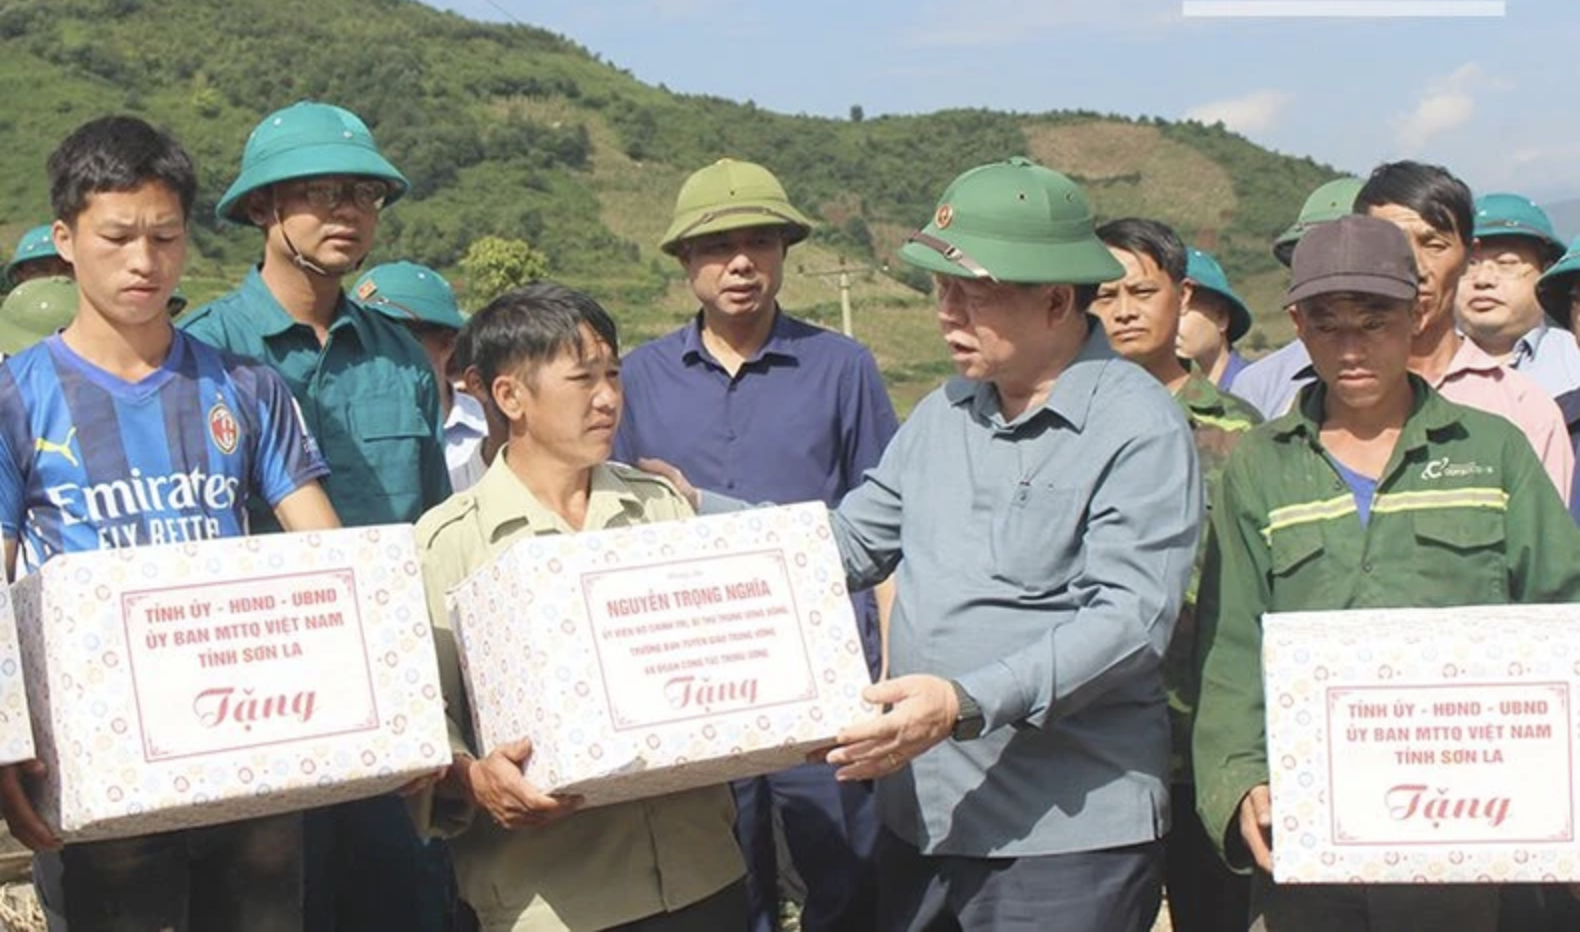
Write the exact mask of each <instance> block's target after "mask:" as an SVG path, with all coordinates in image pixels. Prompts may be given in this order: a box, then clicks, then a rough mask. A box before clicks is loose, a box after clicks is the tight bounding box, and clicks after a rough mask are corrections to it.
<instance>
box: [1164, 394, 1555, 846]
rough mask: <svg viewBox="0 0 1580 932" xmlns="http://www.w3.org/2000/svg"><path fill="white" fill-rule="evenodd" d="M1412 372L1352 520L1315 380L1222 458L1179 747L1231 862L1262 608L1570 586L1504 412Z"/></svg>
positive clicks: (1261, 742) (1529, 459)
mask: <svg viewBox="0 0 1580 932" xmlns="http://www.w3.org/2000/svg"><path fill="white" fill-rule="evenodd" d="M1410 381H1411V384H1412V386H1414V390H1415V404H1414V408H1413V410H1412V412H1411V414H1410V415H1409V417H1408V419H1407V420H1406V421H1405V424H1404V427H1403V429H1402V430H1401V431H1400V433H1399V439H1398V441H1397V443H1396V444H1395V447H1394V452H1393V454H1392V456H1391V458H1390V459H1389V462H1388V465H1387V466H1386V467H1385V468H1384V469H1383V471H1382V475H1381V476H1380V477H1379V481H1378V486H1377V495H1376V497H1375V498H1374V499H1373V501H1372V513H1371V520H1370V521H1369V522H1368V523H1367V524H1366V525H1365V526H1362V524H1361V522H1360V520H1359V517H1358V516H1357V513H1356V506H1355V497H1354V495H1353V494H1352V493H1351V492H1350V490H1349V489H1348V488H1347V487H1346V486H1345V485H1344V483H1343V481H1342V480H1341V479H1340V478H1339V475H1338V472H1337V471H1336V470H1335V469H1334V468H1333V465H1332V463H1331V462H1330V461H1329V460H1328V458H1327V456H1326V455H1325V453H1324V451H1323V448H1322V444H1321V434H1320V431H1321V422H1322V417H1323V412H1324V410H1325V408H1324V404H1325V389H1324V388H1323V387H1322V386H1321V385H1316V386H1313V387H1312V388H1310V389H1307V390H1305V391H1304V392H1302V393H1301V396H1300V403H1299V408H1298V409H1297V410H1295V411H1292V412H1291V413H1290V414H1288V415H1286V416H1284V417H1282V418H1279V419H1277V420H1275V421H1272V422H1270V423H1268V424H1264V425H1263V426H1261V427H1259V428H1257V429H1256V430H1254V431H1252V432H1251V433H1250V434H1249V435H1248V436H1247V437H1246V438H1245V439H1244V440H1243V441H1241V443H1240V445H1239V447H1238V448H1237V449H1236V450H1235V452H1234V455H1233V456H1231V457H1230V459H1229V465H1228V468H1227V469H1225V470H1224V474H1223V480H1222V482H1221V483H1220V484H1219V487H1218V492H1217V501H1216V502H1215V503H1214V505H1213V509H1212V531H1211V536H1210V537H1209V540H1208V544H1207V564H1206V569H1205V571H1204V573H1203V576H1202V588H1201V599H1200V603H1199V604H1200V618H1201V640H1202V645H1203V651H1202V653H1203V660H1202V673H1201V677H1202V679H1201V682H1202V690H1201V697H1200V702H1199V704H1198V707H1197V717H1196V727H1195V733H1194V741H1193V750H1194V756H1195V765H1196V783H1197V794H1196V795H1197V804H1198V808H1199V809H1200V811H1201V815H1202V822H1203V824H1204V825H1206V826H1207V829H1208V833H1209V834H1210V835H1212V836H1213V839H1214V841H1215V843H1217V844H1218V845H1219V846H1220V847H1223V846H1225V845H1226V843H1227V850H1228V853H1229V855H1230V859H1231V863H1233V864H1235V865H1236V866H1239V867H1245V866H1248V863H1247V861H1246V859H1245V853H1244V851H1243V848H1242V847H1241V846H1240V839H1239V824H1238V816H1237V813H1238V809H1239V805H1240V800H1241V799H1242V798H1243V797H1244V796H1245V794H1246V793H1247V792H1248V791H1249V790H1250V789H1251V788H1252V787H1254V786H1257V785H1259V784H1263V783H1266V782H1268V770H1267V747H1266V737H1265V734H1264V728H1265V701H1264V697H1263V687H1262V672H1261V639H1262V636H1261V618H1262V614H1263V613H1264V612H1291V611H1309V610H1337V609H1351V608H1397V607H1403V606H1424V607H1439V606H1451V605H1478V604H1499V603H1510V602H1559V601H1573V600H1575V599H1577V598H1580V531H1577V530H1576V528H1575V526H1574V524H1573V522H1571V521H1570V520H1569V518H1568V516H1567V515H1566V514H1565V513H1564V511H1563V509H1562V508H1561V507H1560V506H1559V501H1558V496H1557V494H1556V493H1555V492H1554V490H1553V489H1552V488H1551V487H1550V486H1549V484H1548V483H1546V482H1542V481H1539V480H1538V478H1537V477H1539V476H1540V475H1541V474H1542V470H1541V464H1540V463H1538V462H1537V460H1536V457H1535V455H1534V454H1533V453H1532V452H1531V450H1530V447H1529V445H1527V444H1525V443H1521V442H1519V433H1518V431H1517V430H1516V429H1515V428H1514V427H1513V426H1512V425H1510V424H1509V422H1508V421H1507V420H1505V419H1503V418H1500V417H1493V416H1491V415H1489V414H1487V413H1485V412H1482V411H1475V410H1471V409H1469V408H1466V407H1462V406H1460V405H1457V404H1453V403H1451V402H1449V401H1447V400H1445V399H1444V398H1443V397H1442V396H1440V395H1439V394H1438V393H1436V392H1434V391H1432V390H1431V389H1430V388H1428V387H1427V385H1426V383H1425V382H1423V381H1422V380H1421V379H1420V378H1419V377H1416V376H1413V375H1412V376H1411V377H1410ZM1274 805H1275V807H1276V805H1277V800H1275V801H1274Z"/></svg>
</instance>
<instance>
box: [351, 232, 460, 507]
mask: <svg viewBox="0 0 1580 932" xmlns="http://www.w3.org/2000/svg"><path fill="white" fill-rule="evenodd" d="M351 293H352V295H354V296H355V297H354V300H355V301H356V302H357V303H358V304H360V305H362V306H363V307H365V308H369V309H370V310H375V311H378V312H379V313H380V314H383V315H384V316H385V317H388V318H389V319H391V320H393V321H395V322H397V323H399V324H400V325H401V326H402V327H405V328H406V330H407V332H408V333H410V334H411V335H412V337H413V338H414V339H416V341H417V342H418V343H419V344H421V345H422V350H423V352H425V353H427V354H428V363H429V364H430V365H431V366H432V367H433V377H434V379H435V380H436V382H437V383H438V386H439V408H440V412H441V413H442V414H443V415H444V461H445V465H446V466H448V467H449V469H450V485H451V487H452V488H453V489H454V490H455V491H457V492H461V491H464V490H466V489H469V488H471V487H472V486H474V485H476V484H477V481H478V480H479V479H481V478H483V473H484V472H485V471H486V470H487V468H488V464H487V463H486V462H485V461H484V459H483V441H484V440H485V439H486V438H487V436H488V417H487V414H486V413H485V412H484V410H483V404H482V402H480V401H478V400H477V399H476V398H473V397H472V396H471V395H468V394H467V393H466V392H459V391H456V390H455V385H454V383H453V380H452V375H451V370H452V359H453V358H454V356H455V351H456V340H457V338H458V337H459V336H460V333H461V327H462V326H463V325H464V324H465V323H466V321H465V319H464V318H462V317H461V308H460V306H459V305H457V304H456V302H455V291H454V290H453V289H452V288H451V287H450V283H449V282H447V281H445V278H444V276H443V275H440V274H439V273H438V272H437V271H435V270H433V269H430V268H428V267H427V266H425V265H418V264H417V263H415V262H386V263H384V264H383V265H381V266H378V267H376V268H372V269H369V270H367V271H366V272H363V273H362V277H361V278H359V279H357V283H356V285H355V286H354V287H353V288H352V289H351Z"/></svg>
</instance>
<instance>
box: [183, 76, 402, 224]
mask: <svg viewBox="0 0 1580 932" xmlns="http://www.w3.org/2000/svg"><path fill="white" fill-rule="evenodd" d="M317 175H358V176H361V177H365V178H379V179H382V180H384V181H387V182H389V185H390V193H389V195H388V196H387V197H386V198H385V199H384V203H385V204H393V203H395V202H396V201H398V200H400V198H401V196H402V195H404V194H405V193H406V191H407V189H408V188H410V187H411V185H410V183H409V182H407V180H406V176H405V175H402V174H401V173H400V172H399V171H398V170H396V168H395V166H394V165H391V164H390V163H389V161H388V160H387V159H385V158H384V155H383V154H382V153H381V152H379V147H378V143H376V142H374V141H373V134H372V133H371V132H369V131H368V127H367V124H366V123H363V122H362V119H361V118H360V117H358V116H357V115H356V114H354V113H352V112H351V111H350V110H347V109H345V108H344V107H337V106H335V105H334V104H326V103H319V102H318V101H313V100H302V101H298V102H296V103H294V104H291V105H290V106H289V107H285V108H283V109H280V110H276V111H274V112H273V113H271V114H269V115H268V116H266V117H264V118H263V122H261V123H259V124H258V125H257V126H256V127H255V128H254V129H253V131H252V135H250V136H248V137H247V146H246V148H244V149H243V150H242V154H241V174H240V175H238V176H237V178H236V180H235V181H234V182H233V183H232V184H231V186H230V188H229V190H227V191H226V192H225V196H224V197H222V198H220V200H219V204H217V205H215V207H214V214H215V216H217V217H219V219H221V220H231V221H234V222H236V223H250V222H251V221H249V220H248V219H247V212H246V210H245V209H243V207H242V203H243V200H244V199H245V198H246V196H247V195H248V194H250V193H251V192H253V191H256V190H258V189H260V188H266V187H268V186H269V185H271V184H277V183H279V182H281V181H291V180H294V179H297V178H311V177H314V176H317Z"/></svg>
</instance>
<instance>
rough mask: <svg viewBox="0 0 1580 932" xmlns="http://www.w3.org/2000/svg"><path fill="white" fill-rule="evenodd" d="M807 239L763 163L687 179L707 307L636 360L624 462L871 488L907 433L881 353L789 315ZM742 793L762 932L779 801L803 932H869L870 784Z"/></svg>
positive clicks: (670, 241)
mask: <svg viewBox="0 0 1580 932" xmlns="http://www.w3.org/2000/svg"><path fill="white" fill-rule="evenodd" d="M810 232H811V224H810V222H809V221H808V220H807V219H806V217H805V216H803V215H802V214H801V212H800V211H798V210H796V209H795V208H794V207H792V206H791V205H790V203H789V201H788V199H787V198H786V197H785V192H784V188H783V187H782V186H781V185H780V183H779V181H778V179H776V178H775V177H774V176H773V175H772V174H771V173H770V172H769V171H768V170H766V169H764V168H762V167H761V166H758V165H753V164H751V163H749V162H737V161H731V160H729V159H725V160H722V161H720V162H717V163H715V164H713V165H710V166H708V167H707V168H704V169H702V170H700V171H698V172H696V173H695V174H693V175H692V176H691V177H690V178H689V179H687V180H686V183H685V184H684V185H683V186H682V187H681V190H680V195H679V197H678V198H677V201H676V204H675V217H674V222H673V223H672V225H671V226H670V229H669V232H668V233H667V234H666V235H665V237H664V240H663V242H662V244H661V245H660V248H662V249H663V250H664V252H666V253H668V254H670V255H672V256H675V257H676V258H677V259H679V261H680V263H681V265H682V267H684V268H685V270H686V276H687V278H688V279H689V281H690V282H691V288H692V291H693V293H694V294H695V295H696V297H697V301H698V303H699V304H700V310H699V311H698V313H697V317H696V319H695V320H693V321H692V322H690V323H688V324H686V325H685V326H684V327H681V328H680V329H679V330H677V331H675V332H674V333H671V334H669V335H667V336H664V337H661V338H660V339H657V340H654V341H653V342H651V343H648V344H646V345H644V346H641V347H638V348H637V349H635V350H633V351H632V352H631V353H630V354H629V355H628V356H627V357H626V358H625V360H624V365H623V368H622V370H621V379H622V380H623V382H624V383H625V416H624V418H623V419H622V421H621V423H620V431H619V434H618V435H617V436H616V438H615V447H614V458H615V459H617V460H622V461H624V462H627V463H635V462H636V460H637V459H638V458H639V457H656V458H658V459H663V460H666V461H668V462H670V463H672V464H673V465H675V466H677V467H679V468H680V469H681V471H682V472H684V473H685V474H686V477H687V478H688V479H690V480H691V481H692V482H694V483H695V484H696V485H697V486H699V487H701V488H708V489H717V490H719V491H721V492H725V493H728V494H730V495H732V496H734V497H737V498H742V499H747V500H750V501H771V502H778V503H782V504H788V503H791V502H802V501H814V500H815V501H821V502H824V503H825V504H827V505H829V506H830V507H832V506H834V505H836V504H837V503H838V502H839V500H840V499H841V498H842V497H844V495H845V493H846V492H847V491H849V490H850V489H852V488H854V487H855V486H857V485H859V484H861V481H862V476H863V474H864V473H865V472H866V471H867V470H868V469H870V468H871V467H873V466H876V465H877V463H878V460H879V458H880V457H881V455H882V453H883V448H884V447H885V446H886V445H887V444H888V442H889V438H890V437H892V436H893V435H894V432H895V430H896V429H897V428H898V426H899V425H898V422H897V420H896V418H895V415H894V407H893V405H892V404H891V403H890V402H889V398H888V395H887V394H886V393H885V391H884V388H883V381H882V379H881V378H880V377H879V375H878V367H877V364H876V363H875V362H874V361H873V358H872V354H871V353H869V352H867V350H866V349H864V348H863V347H862V346H861V345H860V344H858V343H856V342H854V341H852V340H850V339H847V338H846V337H843V336H840V335H839V334H836V333H833V332H831V331H828V330H824V329H823V328H821V327H817V326H813V325H811V324H808V323H804V322H802V321H799V320H796V319H795V318H792V317H790V316H789V315H787V314H785V313H784V312H783V311H781V310H780V309H779V304H778V300H777V297H778V294H779V286H780V285H781V284H782V282H783V280H784V260H785V254H786V253H787V251H788V250H789V247H790V246H791V245H793V244H795V243H798V242H800V241H801V240H803V239H805V238H806V237H807V234H809V233H810ZM855 602H856V608H857V621H858V623H859V624H860V625H861V629H862V634H863V637H864V638H865V640H866V646H867V657H868V662H869V665H870V666H871V667H872V669H873V671H874V673H875V674H876V672H877V670H878V666H879V663H880V657H881V647H880V644H879V641H880V636H879V625H878V621H877V612H876V606H875V601H874V599H873V598H872V596H871V595H870V594H868V593H860V594H858V595H857V596H856V597H855ZM734 789H735V799H736V805H737V807H738V809H739V815H738V816H737V819H736V835H737V837H738V838H739V840H740V842H741V848H742V851H743V853H744V854H745V855H746V864H747V883H748V889H749V891H750V895H751V902H752V925H751V928H752V932H771V930H773V929H774V928H775V927H776V921H777V912H778V910H777V907H778V885H777V878H778V870H777V863H776V860H777V859H776V857H775V844H774V829H773V813H774V809H775V807H777V808H778V809H779V811H780V813H781V815H782V819H783V824H784V835H785V842H786V843H787V846H788V848H789V850H790V854H791V858H792V860H793V861H794V862H795V867H796V870H797V872H799V873H800V875H801V877H802V878H803V880H804V881H805V883H806V888H807V895H806V902H805V905H804V907H803V909H802V914H801V923H802V928H803V929H805V930H807V932H835V930H839V932H843V930H851V932H855V930H863V932H865V930H869V929H871V928H872V927H873V924H874V922H875V918H876V915H875V901H874V897H873V891H874V889H875V887H876V883H875V878H874V877H873V875H872V851H873V845H874V843H875V841H876V837H877V821H876V818H875V815H874V813H873V809H872V800H871V789H870V786H869V785H868V784H866V783H854V784H853V783H843V784H841V783H836V782H835V780H834V769H833V767H831V766H829V765H827V764H809V765H805V766H802V767H797V768H795V769H793V770H788V771H784V772H782V773H777V774H773V775H771V776H768V777H759V778H757V779H754V780H743V781H739V782H737V783H736V784H735V785H734Z"/></svg>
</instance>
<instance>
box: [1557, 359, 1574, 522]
mask: <svg viewBox="0 0 1580 932" xmlns="http://www.w3.org/2000/svg"><path fill="white" fill-rule="evenodd" d="M1553 401H1554V402H1556V403H1557V405H1558V410H1559V411H1561V412H1562V413H1563V416H1564V423H1565V424H1567V425H1568V426H1569V442H1570V443H1571V444H1573V445H1574V453H1575V458H1576V459H1577V460H1580V388H1577V389H1575V390H1574V391H1572V392H1564V393H1563V394H1562V395H1559V396H1558V397H1557V398H1554V399H1553ZM1577 486H1580V469H1577V470H1575V479H1574V483H1573V484H1571V485H1570V487H1569V516H1570V517H1572V518H1574V519H1575V523H1576V524H1580V488H1577Z"/></svg>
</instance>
